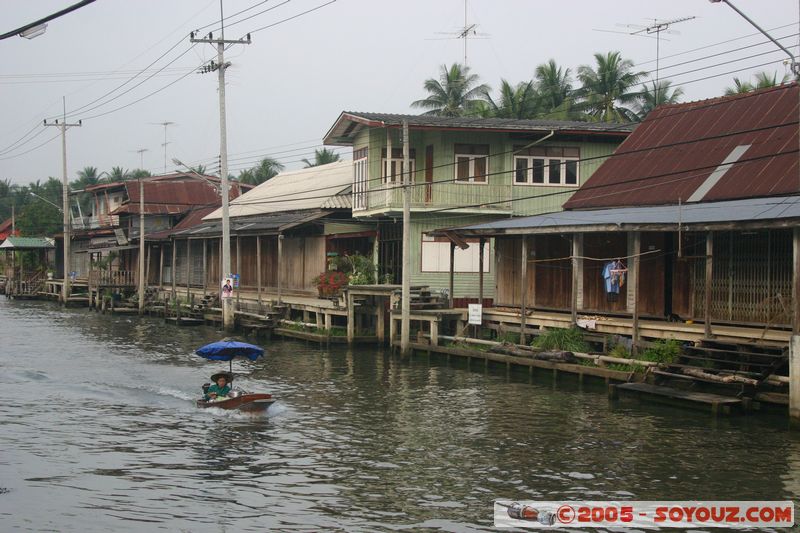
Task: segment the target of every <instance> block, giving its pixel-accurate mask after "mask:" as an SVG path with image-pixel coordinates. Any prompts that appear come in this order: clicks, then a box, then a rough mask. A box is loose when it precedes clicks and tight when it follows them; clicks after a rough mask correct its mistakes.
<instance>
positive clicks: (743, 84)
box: [725, 71, 789, 96]
mask: <svg viewBox="0 0 800 533" xmlns="http://www.w3.org/2000/svg"><path fill="white" fill-rule="evenodd" d="M755 78H756V83H755V84H753V83H751V82H749V81H742V80H740V79H739V78H733V87H726V88H725V96H731V95H734V94H745V93H749V92H750V91H755V90H756V89H768V88H769V87H776V86H778V85H781V84H783V83H786V81H787V80H788V79H789V76H788V75H784V76H783V78H781V81H778V73H777V72H773V73H772V75H769V74H768V73H767V72H765V71H761V72H758V73H757V74H756V76H755Z"/></svg>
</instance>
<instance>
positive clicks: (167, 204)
mask: <svg viewBox="0 0 800 533" xmlns="http://www.w3.org/2000/svg"><path fill="white" fill-rule="evenodd" d="M142 185H143V186H144V212H145V213H146V214H164V215H168V214H180V213H184V212H186V211H188V210H189V209H190V208H191V207H192V206H211V205H219V204H220V198H219V194H218V193H217V190H216V188H215V187H213V186H212V185H211V184H210V183H208V182H205V181H202V180H200V179H192V178H186V179H184V180H170V181H142ZM125 188H126V189H127V193H128V201H127V202H126V203H125V204H123V205H122V206H120V207H119V208H118V209H116V210H115V211H114V212H113V214H115V215H117V214H121V213H131V214H139V183H138V182H136V181H131V182H127V183H125Z"/></svg>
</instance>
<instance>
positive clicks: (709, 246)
mask: <svg viewBox="0 0 800 533" xmlns="http://www.w3.org/2000/svg"><path fill="white" fill-rule="evenodd" d="M713 282H714V232H713V231H709V232H708V233H707V234H706V291H705V292H706V294H705V309H704V311H703V315H704V316H703V320H704V321H705V336H706V338H707V339H710V338H711V335H712V332H711V285H712V283H713Z"/></svg>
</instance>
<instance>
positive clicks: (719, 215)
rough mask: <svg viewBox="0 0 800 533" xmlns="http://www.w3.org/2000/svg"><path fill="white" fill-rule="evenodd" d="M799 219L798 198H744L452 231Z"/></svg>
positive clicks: (491, 232) (559, 216)
mask: <svg viewBox="0 0 800 533" xmlns="http://www.w3.org/2000/svg"><path fill="white" fill-rule="evenodd" d="M797 218H800V196H782V197H773V198H748V199H744V200H730V201H724V202H705V203H698V204H683V205H681V206H678V205H659V206H649V207H618V208H615V209H597V210H586V211H558V212H555V213H548V214H546V215H535V216H531V217H520V218H510V219H504V220H497V221H494V222H487V223H484V224H475V225H472V226H465V227H462V228H454V229H452V230H440V231H438V232H437V233H442V232H444V231H453V232H454V233H456V234H459V235H465V236H469V235H484V236H491V235H502V234H506V233H537V232H543V233H544V232H553V231H559V230H563V231H570V230H574V231H608V230H609V228H610V227H612V226H613V229H620V230H624V229H625V228H626V226H636V227H642V226H647V225H652V226H664V225H674V226H675V229H676V230H677V225H678V223H679V222H680V223H681V225H682V227H691V226H692V225H708V224H716V223H728V222H755V221H770V220H776V221H777V220H782V221H788V220H789V219H797Z"/></svg>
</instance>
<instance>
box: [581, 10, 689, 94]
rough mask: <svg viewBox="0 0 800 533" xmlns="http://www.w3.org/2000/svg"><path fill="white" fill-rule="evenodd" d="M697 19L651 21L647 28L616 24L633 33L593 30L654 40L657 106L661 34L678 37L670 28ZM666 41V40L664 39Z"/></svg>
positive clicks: (654, 88)
mask: <svg viewBox="0 0 800 533" xmlns="http://www.w3.org/2000/svg"><path fill="white" fill-rule="evenodd" d="M696 18H697V17H695V16H691V17H679V18H675V19H671V20H658V19H652V20H653V23H652V24H650V25H647V26H642V25H640V24H617V26H621V27H624V28H629V29H632V30H634V31H629V32H624V31H612V30H594V31H604V32H608V33H623V34H626V35H634V36H636V37H649V38H650V39H655V40H656V81H655V84H654V85H653V91H654V93H655V99H656V101H655V105H658V97H659V90H658V89H659V87H658V81H659V60H660V58H661V40H662V39H664V38H663V37H661V34H662V33H667V34H670V35H680V32H677V31H675V30H671V29H670V26H673V25H675V24H678V23H680V22H686V21H689V20H692V19H696ZM653 34H655V36H653ZM664 40H665V41H668V39H664Z"/></svg>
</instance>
